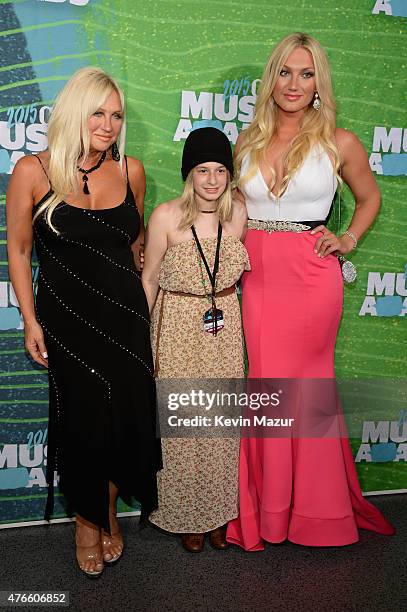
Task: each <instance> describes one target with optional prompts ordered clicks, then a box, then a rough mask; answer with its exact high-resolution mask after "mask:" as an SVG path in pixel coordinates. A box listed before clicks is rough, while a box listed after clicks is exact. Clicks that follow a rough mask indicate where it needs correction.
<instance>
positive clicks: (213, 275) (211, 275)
mask: <svg viewBox="0 0 407 612" xmlns="http://www.w3.org/2000/svg"><path fill="white" fill-rule="evenodd" d="M191 231H192V235H193V237H194V239H195V243H196V247H197V249H198V251H199V255H200V256H201V259H202V261H203V264H204V266H205V270H206V272H207V274H208V277H209V280H210V283H211V287H212V298H214V297H215V293H216V275H217V273H218V270H219V253H220V243H221V240H222V226H221V224H220V222H219V224H218V239H217V243H216V254H215V262H214V264H213V270H212V272H211V271H210V269H209V265H208V262H207V261H206V257H205V253H204V252H203V249H202V246H201V243H200V242H199V238H198V236H197V233H196V230H195V227H194V226H193V225H191Z"/></svg>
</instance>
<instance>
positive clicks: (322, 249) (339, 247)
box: [310, 225, 352, 257]
mask: <svg viewBox="0 0 407 612" xmlns="http://www.w3.org/2000/svg"><path fill="white" fill-rule="evenodd" d="M318 232H320V233H321V234H322V236H320V237H319V238H318V240H317V241H316V243H315V246H314V252H315V253H316V254H317V255H318V257H326V255H330V254H331V253H341V255H344V254H345V253H349V252H350V251H351V250H352V247H349V244H348V241H347V240H346V239H344V237H343V236H342V237H341V238H339V237H338V236H336V235H335V234H334V233H333V232H331V231H330V230H329V229H328V228H327V227H325V225H318V226H317V227H315V228H314V229H313V230H311V232H310V233H311V234H317V233H318Z"/></svg>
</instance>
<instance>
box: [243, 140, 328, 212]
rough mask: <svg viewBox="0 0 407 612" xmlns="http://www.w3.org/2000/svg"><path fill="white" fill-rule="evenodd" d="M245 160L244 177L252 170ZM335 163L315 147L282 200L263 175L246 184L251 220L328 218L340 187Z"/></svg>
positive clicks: (247, 203)
mask: <svg viewBox="0 0 407 612" xmlns="http://www.w3.org/2000/svg"><path fill="white" fill-rule="evenodd" d="M249 160H250V155H249V154H247V155H245V157H244V158H243V161H242V168H241V176H244V175H245V174H246V172H247V171H248V168H249ZM337 183H338V182H337V179H336V176H335V174H334V170H333V166H332V163H331V161H330V159H329V157H328V155H327V153H326V151H324V150H323V149H322V148H321V147H318V146H317V147H314V148H313V149H312V151H311V152H310V153H309V155H308V157H307V158H306V159H305V161H304V163H303V165H302V166H301V168H300V169H299V170H298V172H296V173H295V174H294V176H293V177H292V178H291V180H290V182H289V183H288V185H287V189H286V190H285V192H284V193H283V195H282V196H281V197H280V198H276V196H275V195H273V194H272V193H271V192H270V191H269V188H268V186H267V184H266V182H265V180H264V178H263V176H262V174H261V172H260V168H258V169H257V172H256V174H255V175H254V176H253V177H252V178H251V179H250V180H249V181H248V182H247V183H245V184H244V185H243V188H242V191H243V193H244V195H245V198H246V207H247V214H248V216H249V219H260V220H261V221H268V220H274V221H278V220H282V221H319V220H321V221H322V220H324V219H326V217H327V216H328V213H329V209H330V207H331V203H332V200H333V198H334V195H335V191H336V187H337Z"/></svg>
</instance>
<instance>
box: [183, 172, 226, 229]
mask: <svg viewBox="0 0 407 612" xmlns="http://www.w3.org/2000/svg"><path fill="white" fill-rule="evenodd" d="M193 172H194V170H193V169H192V170H191V171H190V172H189V174H188V176H187V178H186V181H185V186H184V191H183V192H182V195H181V211H182V217H181V220H180V222H179V225H178V229H180V230H181V231H182V230H186V229H187V228H189V227H191V225H193V224H194V223H195V221H196V218H197V215H198V204H197V202H196V199H195V190H194V177H193ZM227 172H228V182H227V185H226V188H225V191H224V192H223V193H222V195H221V196H220V198H219V200H218V206H217V211H218V216H219V221H220V222H221V223H222V224H223V223H225V222H226V221H230V220H231V218H232V186H231V182H230V175H229V171H227Z"/></svg>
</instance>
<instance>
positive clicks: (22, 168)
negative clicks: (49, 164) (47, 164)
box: [13, 155, 44, 182]
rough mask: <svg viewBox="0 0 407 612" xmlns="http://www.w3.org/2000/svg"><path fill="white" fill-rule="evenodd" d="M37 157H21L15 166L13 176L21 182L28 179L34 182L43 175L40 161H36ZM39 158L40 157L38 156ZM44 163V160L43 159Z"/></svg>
mask: <svg viewBox="0 0 407 612" xmlns="http://www.w3.org/2000/svg"><path fill="white" fill-rule="evenodd" d="M35 157H36V156H35V155H25V156H24V157H21V158H20V159H19V160H18V161H17V162H16V165H15V166H14V170H13V176H14V177H18V178H20V179H21V180H25V179H28V180H30V181H31V182H34V181H35V180H36V178H37V177H38V176H41V174H43V172H44V171H43V169H42V168H41V164H40V162H39V161H38V159H35ZM38 157H40V156H39V155H38ZM41 161H42V162H43V163H44V160H43V159H41Z"/></svg>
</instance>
